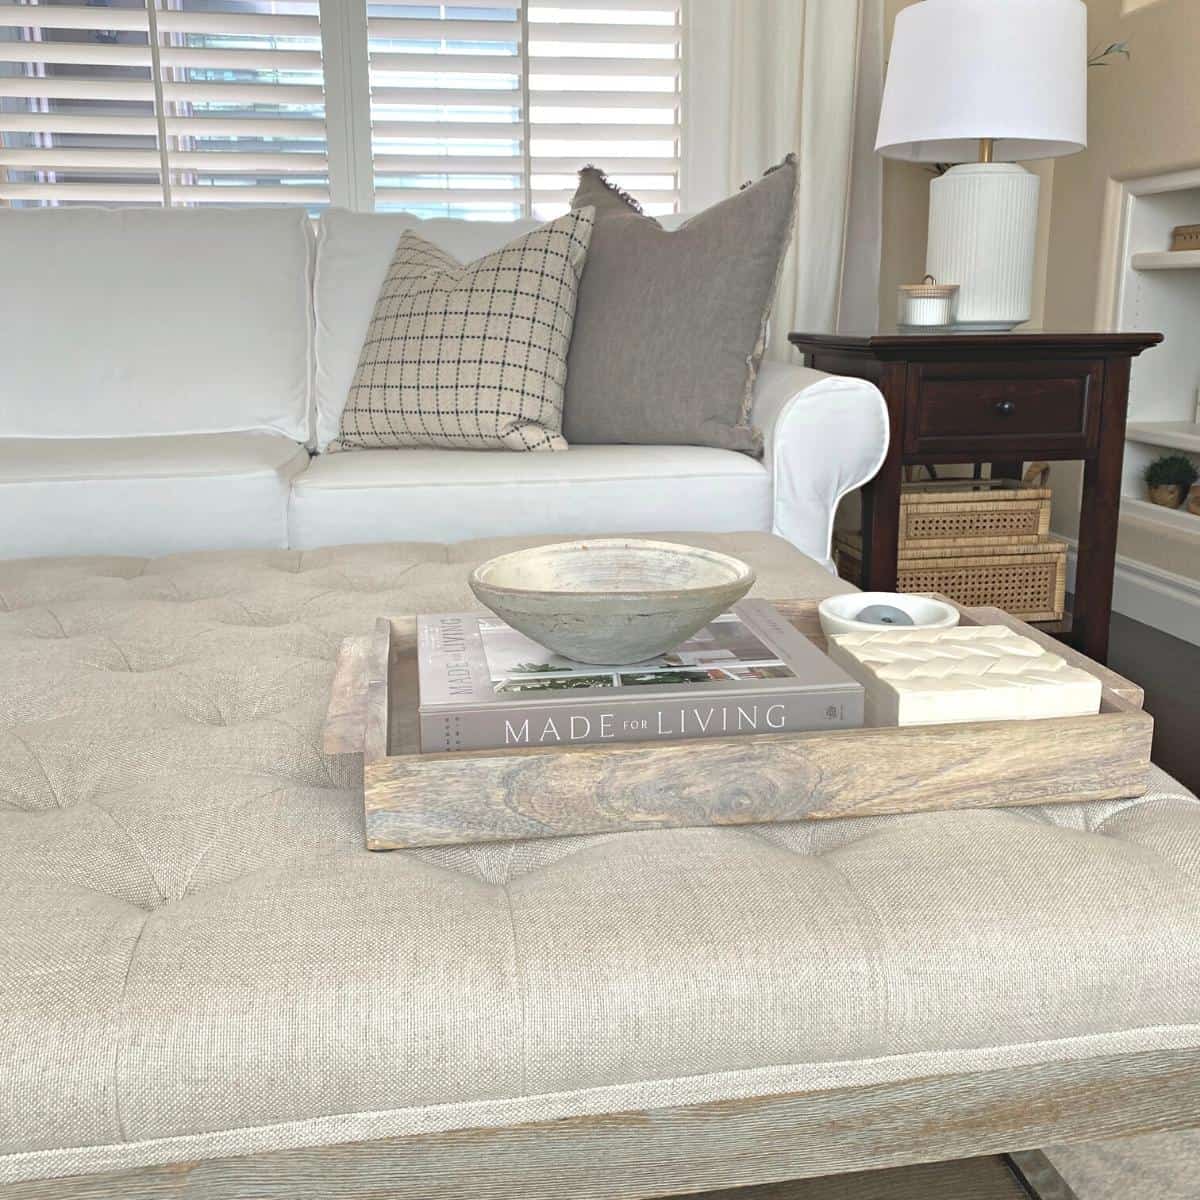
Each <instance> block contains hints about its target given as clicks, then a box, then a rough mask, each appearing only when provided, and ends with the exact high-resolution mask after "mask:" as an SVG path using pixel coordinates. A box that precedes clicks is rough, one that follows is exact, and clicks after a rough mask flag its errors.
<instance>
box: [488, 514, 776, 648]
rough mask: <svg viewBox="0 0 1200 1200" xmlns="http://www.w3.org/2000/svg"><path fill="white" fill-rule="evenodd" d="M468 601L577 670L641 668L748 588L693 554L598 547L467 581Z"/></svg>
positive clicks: (726, 564) (534, 551)
mask: <svg viewBox="0 0 1200 1200" xmlns="http://www.w3.org/2000/svg"><path fill="white" fill-rule="evenodd" d="M470 583H471V591H473V592H474V593H475V597H476V599H478V600H479V602H480V603H481V604H482V605H484V606H485V607H486V608H489V609H491V611H492V612H494V613H495V614H496V615H497V616H498V617H500V618H501V620H503V621H506V622H507V623H508V624H509V625H511V626H512V627H513V628H514V629H519V630H520V631H521V632H522V633H523V634H525V636H526V637H530V638H532V639H533V640H534V641H535V642H537V643H539V644H540V645H542V646H546V647H548V648H549V649H551V650H553V651H555V652H556V653H557V654H561V655H563V656H564V657H566V658H570V659H573V660H574V661H575V662H582V663H593V664H598V665H603V666H623V665H625V664H627V663H636V662H644V661H645V660H646V659H648V658H654V657H655V656H656V655H658V654H662V653H664V652H665V651H667V650H672V649H674V648H675V647H676V646H678V645H679V643H680V642H684V641H686V640H687V639H688V638H689V637H691V635H692V634H693V633H695V632H696V630H698V629H700V628H702V627H703V626H704V625H706V624H707V623H708V622H709V621H711V620H712V619H713V617H716V616H718V615H720V614H721V613H723V612H725V611H726V610H727V609H728V608H729V606H730V605H731V604H734V603H736V602H737V601H738V600H740V599H741V598H742V597H743V596H744V595H745V594H746V593H747V592H748V591H749V590H750V588H751V587H752V586H753V585H754V571H753V570H751V568H750V567H749V566H747V565H746V564H745V563H744V562H741V561H740V560H739V559H736V558H730V557H729V556H728V555H726V554H717V553H716V552H715V551H713V550H702V549H699V548H698V547H695V546H678V545H675V544H674V543H672V542H651V541H642V540H638V539H633V538H597V539H596V540H594V541H580V542H563V543H560V544H557V545H553V546H535V547H533V548H531V549H529V550H518V551H517V552H516V553H515V554H503V555H501V556H500V557H499V558H493V559H491V560H490V561H488V562H485V563H484V564H483V565H482V566H479V567H476V568H475V570H474V571H472V572H471V579H470Z"/></svg>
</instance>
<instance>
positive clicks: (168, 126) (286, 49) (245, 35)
mask: <svg viewBox="0 0 1200 1200" xmlns="http://www.w3.org/2000/svg"><path fill="white" fill-rule="evenodd" d="M328 199H329V182H328V169H327V166H326V147H325V96H324V90H323V77H322V69H321V33H320V23H319V20H318V15H317V0H270V2H269V3H264V2H262V0H156V3H154V4H152V5H147V3H146V0H105V2H97V0H91V2H90V3H65V2H61V0H40V2H39V3H12V2H7V3H4V2H0V200H7V201H8V202H9V203H12V204H72V203H83V204H96V203H102V204H130V203H132V204H138V203H142V204H145V203H150V204H162V203H164V202H165V203H173V204H202V203H206V202H211V203H221V204H240V203H298V204H304V205H308V206H309V207H315V206H319V205H321V204H324V203H327V202H328Z"/></svg>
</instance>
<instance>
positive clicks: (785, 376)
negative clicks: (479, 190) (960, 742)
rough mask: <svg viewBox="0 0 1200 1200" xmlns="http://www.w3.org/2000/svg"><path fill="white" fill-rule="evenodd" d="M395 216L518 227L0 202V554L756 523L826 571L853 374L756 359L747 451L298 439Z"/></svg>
mask: <svg viewBox="0 0 1200 1200" xmlns="http://www.w3.org/2000/svg"><path fill="white" fill-rule="evenodd" d="M416 224H420V225H421V227H422V232H423V233H424V234H425V235H426V236H427V237H429V238H431V239H432V240H433V241H435V242H437V243H438V244H439V245H442V246H444V247H445V248H446V249H448V250H449V251H450V252H452V253H453V254H455V255H456V256H457V257H459V258H460V259H462V260H464V261H465V260H470V259H472V258H475V257H478V256H479V255H482V254H485V253H487V252H488V251H490V250H492V249H494V248H496V247H498V246H500V245H503V244H504V243H505V242H506V241H508V240H510V239H511V238H513V237H515V236H516V235H517V234H519V233H521V232H524V231H525V230H526V229H528V228H530V227H531V224H532V223H530V222H517V223H513V224H499V223H485V222H464V221H426V222H418V221H417V219H416V218H413V217H410V216H407V215H404V214H354V213H348V212H344V211H338V210H334V211H331V212H329V213H326V214H325V215H324V216H323V217H322V219H321V221H320V222H319V225H318V226H317V228H316V230H315V231H314V228H313V225H312V223H311V222H310V220H309V219H308V217H307V216H306V215H305V214H304V213H302V212H298V211H296V210H292V209H258V210H254V209H233V208H230V209H217V208H214V209H207V210H161V209H138V210H132V209H130V210H113V209H102V208H63V209H33V210H5V211H0V557H2V558H15V557H23V556H32V555H61V554H89V553H100V552H102V553H106V554H114V553H116V554H161V553H174V552H179V551H187V550H203V549H238V548H247V549H250V548H253V549H272V548H288V547H290V548H296V549H310V548H314V547H318V546H327V545H336V544H342V543H355V542H383V541H396V540H405V541H413V540H420V541H434V542H448V541H460V540H464V539H467V538H477V537H489V536H495V535H499V534H541V533H579V534H593V533H598V532H602V531H619V532H639V531H646V530H655V529H675V530H683V531H688V530H692V531H711V532H726V531H734V530H769V531H774V532H776V533H779V534H781V535H782V536H784V537H786V538H787V539H788V540H789V541H790V542H792V543H793V544H794V545H795V546H797V547H798V548H799V549H801V550H803V551H805V552H806V553H808V554H809V555H811V556H812V557H814V558H816V559H818V560H820V561H823V562H825V563H826V564H828V557H829V536H830V527H831V523H832V517H833V511H834V508H835V507H836V504H837V501H838V500H839V498H840V497H841V496H842V495H844V494H845V493H846V492H847V491H849V490H851V489H853V488H855V487H858V486H859V485H860V484H862V483H863V482H864V481H865V480H867V479H869V478H870V477H871V476H872V475H873V474H874V472H875V471H876V470H877V469H878V466H879V463H880V462H881V460H882V456H883V453H884V451H885V449H886V442H887V422H886V415H885V410H884V406H883V401H882V398H881V397H880V395H879V393H878V392H877V391H876V389H875V388H873V387H872V386H871V385H870V384H867V383H864V382H862V381H861V380H852V379H842V378H837V377H832V376H828V375H824V374H821V373H819V372H816V371H811V370H807V369H805V368H802V367H792V366H783V365H779V364H775V363H766V364H764V366H763V368H762V371H761V374H760V378H759V381H758V385H757V390H756V400H755V407H754V418H755V422H756V424H758V425H759V427H760V428H761V429H762V430H763V432H764V435H765V443H766V453H765V456H764V458H763V460H762V461H756V460H754V459H752V458H749V457H747V456H745V455H741V454H736V453H733V452H730V451H725V450H716V449H710V448H707V447H697V446H672V447H662V446H613V445H605V446H572V447H571V448H570V450H568V451H566V452H565V453H558V454H517V453H509V452H496V453H489V452H477V451H449V450H380V451H359V452H354V453H347V454H325V453H322V451H324V450H325V448H326V446H327V445H328V443H329V441H330V440H331V439H332V438H333V437H334V436H335V435H336V433H337V428H338V420H339V417H340V413H341V406H342V403H343V401H344V399H345V396H346V392H347V389H348V387H349V384H350V380H351V376H352V374H353V371H354V368H355V365H356V363H357V359H358V352H359V347H360V345H361V341H362V337H363V334H364V331H365V329H366V327H367V323H368V319H369V316H370V312H371V309H372V306H373V304H374V301H375V297H376V295H377V292H378V289H379V285H380V283H381V281H382V279H383V275H384V272H385V270H386V267H387V264H388V261H389V259H390V256H391V252H392V249H393V248H394V246H395V243H396V241H397V239H398V238H399V236H400V233H401V232H402V230H403V229H405V228H408V227H411V226H414V225H416ZM647 335H648V336H653V328H652V325H651V326H650V327H649V328H648V334H647ZM652 402H653V398H652V397H647V403H652Z"/></svg>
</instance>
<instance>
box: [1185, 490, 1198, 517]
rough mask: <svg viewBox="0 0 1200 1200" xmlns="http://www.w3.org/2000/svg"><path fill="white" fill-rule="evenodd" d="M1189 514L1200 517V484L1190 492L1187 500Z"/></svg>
mask: <svg viewBox="0 0 1200 1200" xmlns="http://www.w3.org/2000/svg"><path fill="white" fill-rule="evenodd" d="M1187 510H1188V512H1190V513H1192V514H1194V515H1195V516H1197V517H1200V483H1198V484H1196V486H1195V487H1194V488H1192V490H1191V491H1190V492H1188V499H1187Z"/></svg>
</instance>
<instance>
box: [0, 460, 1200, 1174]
mask: <svg viewBox="0 0 1200 1200" xmlns="http://www.w3.org/2000/svg"><path fill="white" fill-rule="evenodd" d="M558 457H561V456H558ZM694 540H695V541H696V542H697V543H698V544H702V545H708V546H712V547H713V548H714V549H719V550H724V551H727V552H732V553H734V554H738V555H741V556H742V557H744V558H746V559H747V560H748V561H749V562H750V563H751V564H752V565H753V566H754V567H755V568H756V570H757V571H758V572H759V580H758V585H757V588H756V591H757V594H760V595H780V594H781V592H782V591H783V590H784V589H788V588H789V584H791V590H792V591H793V592H797V591H802V590H803V589H804V588H805V587H806V586H807V585H808V584H809V582H810V581H811V580H812V579H813V578H814V577H815V578H816V579H817V580H818V581H821V580H823V581H824V585H825V587H826V589H828V590H836V589H837V588H838V587H839V586H843V587H844V585H839V583H838V581H837V580H835V579H833V578H832V577H830V576H828V575H825V574H824V573H823V572H820V571H819V568H816V567H814V566H813V564H812V563H811V562H810V561H809V560H806V559H805V558H804V557H803V556H802V555H800V554H799V553H798V552H796V551H794V550H792V549H791V547H790V546H788V545H787V544H786V543H784V542H782V541H780V540H778V539H772V538H770V537H768V536H766V535H758V536H755V535H749V536H747V535H739V536H725V537H704V538H696V539H694ZM512 545H513V543H512V542H511V541H507V540H505V541H500V542H487V543H474V544H467V545H462V546H449V547H447V546H436V545H413V544H407V545H404V544H401V545H388V546H366V547H353V548H345V547H343V548H337V549H328V550H320V551H314V552H309V553H301V552H298V551H277V552H273V553H241V554H203V555H194V556H193V555H180V556H175V557H173V558H170V559H165V560H158V561H155V560H147V559H144V558H136V559H135V558H127V559H116V558H96V559H83V560H81V559H70V560H57V561H48V562H43V563H4V564H0V596H2V597H3V601H4V603H3V605H2V606H0V607H2V608H3V610H4V611H2V612H0V961H2V962H3V970H0V1184H5V1183H9V1182H12V1181H14V1180H19V1179H22V1178H29V1177H36V1176H42V1177H45V1176H54V1175H74V1174H79V1173H83V1172H90V1171H96V1170H104V1169H115V1168H120V1167H132V1166H136V1165H138V1164H144V1163H152V1162H185V1163H189V1164H190V1163H193V1162H195V1160H197V1159H205V1158H220V1157H229V1156H234V1155H241V1154H248V1153H253V1152H256V1151H263V1150H270V1149H274V1148H279V1147H285V1146H311V1145H332V1144H337V1143H341V1142H350V1141H361V1140H365V1139H368V1138H383V1137H387V1136H391V1135H400V1134H411V1133H425V1134H428V1133H432V1132H434V1131H437V1130H445V1129H454V1130H470V1129H478V1128H481V1127H485V1126H493V1127H494V1126H497V1125H501V1126H503V1125H517V1124H523V1123H529V1122H536V1121H546V1120H554V1119H562V1118H570V1117H574V1116H582V1115H586V1114H596V1113H614V1112H625V1113H630V1112H635V1111H638V1110H646V1109H654V1108H658V1107H662V1106H672V1105H681V1104H702V1103H707V1104H714V1105H719V1104H720V1102H722V1101H725V1100H730V1099H734V1098H742V1099H746V1098H751V1097H757V1096H773V1095H781V1094H788V1093H797V1092H819V1091H822V1090H825V1089H834V1088H841V1087H849V1086H859V1087H863V1088H868V1087H870V1086H871V1085H873V1084H884V1083H902V1082H904V1081H909V1080H914V1081H916V1080H923V1079H925V1080H927V1079H928V1078H929V1077H931V1076H947V1077H952V1076H956V1075H958V1076H961V1075H965V1074H967V1073H968V1072H988V1071H998V1070H1000V1069H1002V1068H1019V1067H1021V1066H1023V1065H1027V1064H1047V1066H1046V1068H1045V1069H1046V1071H1047V1072H1050V1073H1052V1072H1053V1071H1054V1070H1055V1064H1062V1063H1070V1062H1073V1061H1079V1060H1089V1059H1100V1058H1103V1057H1105V1056H1116V1055H1121V1054H1124V1053H1131V1052H1136V1051H1163V1050H1167V1049H1169V1048H1172V1047H1187V1046H1196V1045H1197V1044H1198V1043H1200V1028H1198V1027H1197V1024H1196V1016H1197V1012H1200V939H1197V937H1196V914H1197V912H1200V804H1197V802H1196V800H1195V799H1194V798H1193V797H1190V796H1189V795H1188V794H1187V793H1186V792H1184V791H1183V789H1181V788H1180V787H1179V786H1178V785H1176V784H1174V783H1173V782H1172V781H1171V780H1169V779H1168V778H1166V777H1165V776H1164V775H1162V774H1161V773H1156V774H1155V776H1154V779H1153V781H1152V788H1151V791H1150V793H1149V794H1148V795H1147V796H1146V797H1145V798H1144V799H1141V800H1124V801H1119V802H1114V803H1100V804H1090V805H1083V806H1077V805H1070V804H1067V805H1060V806H1057V807H1054V808H1048V809H1008V810H1001V811H988V810H977V811H964V812H938V813H925V814H915V815H912V816H906V817H892V818H888V817H869V818H864V819H856V820H838V821H825V822H809V823H798V824H783V825H774V826H751V827H744V828H723V829H722V828H708V829H673V830H648V831H646V832H641V833H622V834H610V835H606V836H599V837H595V836H593V837H570V838H558V839H551V840H546V841H537V842H516V843H509V844H496V845H490V846H475V847H449V848H445V849H439V850H430V851H417V852H396V853H391V854H373V853H371V852H369V851H367V850H365V849H364V847H363V833H362V792H361V777H360V774H359V772H358V770H357V769H356V767H355V766H354V764H353V763H351V762H350V761H348V760H346V759H336V758H330V757H327V756H326V755H324V754H322V753H321V750H320V744H321V738H320V730H321V724H322V721H323V718H324V714H325V707H326V701H327V693H328V687H329V682H330V679H331V677H332V673H333V663H334V657H335V655H336V653H337V648H338V645H339V642H340V640H341V638H342V637H344V636H347V635H350V634H363V633H366V632H368V631H369V630H370V629H371V628H372V626H373V623H374V621H375V619H376V618H377V617H378V616H379V615H380V614H383V613H391V614H402V613H405V612H409V611H412V610H413V609H414V608H422V607H426V606H428V605H436V606H438V607H450V606H455V607H457V606H458V605H464V604H468V603H470V600H471V598H470V594H469V591H468V589H467V586H466V576H467V573H468V571H469V569H470V568H471V567H472V566H473V565H475V564H476V563H478V562H479V561H481V560H482V559H484V558H487V557H490V556H491V555H492V554H495V553H497V552H500V551H503V550H507V549H510V548H512ZM813 573H815V575H814V574H813ZM881 769H882V770H885V769H886V764H881ZM1169 1062H1170V1060H1169V1059H1164V1060H1163V1062H1162V1065H1161V1066H1160V1067H1159V1068H1158V1070H1159V1072H1160V1073H1167V1074H1164V1075H1163V1078H1167V1080H1168V1083H1169ZM1100 1069H1101V1068H1100V1064H1097V1070H1098V1071H1099V1070H1100ZM981 1086H984V1087H986V1086H987V1084H986V1080H984V1082H983V1083H982V1085H981ZM1159 1086H1160V1087H1161V1086H1165V1085H1164V1084H1163V1083H1162V1081H1161V1079H1160V1082H1159ZM1147 1095H1148V1093H1147V1091H1146V1090H1145V1089H1143V1090H1142V1091H1140V1092H1135V1099H1137V1102H1138V1103H1142V1104H1145V1103H1146V1100H1145V1097H1146V1096H1147ZM1138 1097H1140V1099H1138ZM819 1099H820V1098H819V1097H814V1099H813V1102H814V1103H818V1102H819ZM1034 1100H1035V1101H1036V1095H1034ZM881 1103H882V1101H881ZM867 1107H868V1108H869V1103H868V1105H867ZM715 1111H716V1112H717V1114H718V1115H719V1112H720V1110H719V1109H717V1110H715ZM838 1111H839V1113H840V1116H839V1119H840V1120H841V1121H843V1122H845V1121H846V1120H850V1119H852V1118H847V1117H846V1111H847V1110H844V1109H843V1110H838ZM860 1111H862V1110H860V1109H858V1108H856V1109H855V1112H856V1113H857V1112H860ZM959 1115H960V1116H961V1119H962V1121H963V1122H965V1123H967V1124H968V1125H971V1124H972V1123H973V1125H975V1126H977V1125H978V1124H979V1123H980V1120H981V1118H980V1117H979V1116H978V1113H977V1111H976V1110H975V1109H971V1108H967V1109H964V1110H963V1111H962V1113H961V1114H959ZM635 1119H636V1118H635ZM625 1120H626V1121H628V1120H630V1118H629V1117H628V1116H627V1117H626V1118H625ZM593 1124H595V1123H593ZM752 1127H753V1128H754V1129H756V1130H758V1131H759V1133H760V1134H761V1131H762V1129H763V1126H762V1124H761V1122H759V1123H757V1124H753V1126H752ZM600 1128H601V1130H602V1132H603V1128H604V1126H603V1123H600ZM989 1130H990V1131H991V1132H992V1134H993V1136H995V1137H997V1138H999V1137H1000V1136H1001V1135H1002V1133H1003V1128H1002V1127H1001V1126H1000V1125H989ZM997 1130H999V1132H997ZM534 1132H535V1133H536V1131H534ZM671 1134H672V1131H671V1129H668V1130H667V1131H666V1132H665V1133H662V1134H660V1138H667V1137H670V1136H671ZM760 1141H761V1137H760ZM747 1153H754V1151H753V1150H752V1149H748V1150H747ZM372 1161H373V1163H374V1167H373V1169H375V1170H376V1171H377V1174H376V1175H374V1176H372V1179H373V1180H374V1182H375V1184H376V1186H377V1188H378V1190H379V1192H380V1194H383V1193H384V1192H386V1191H387V1184H388V1176H387V1164H388V1163H389V1162H390V1154H389V1151H388V1149H387V1148H386V1147H381V1148H379V1149H378V1151H377V1155H376V1158H375V1159H374V1160H372ZM310 1165H311V1164H310ZM185 1176H186V1172H183V1173H181V1174H180V1175H179V1176H175V1175H173V1174H172V1175H170V1176H169V1177H164V1179H163V1180H161V1181H159V1182H160V1183H161V1187H162V1190H163V1193H164V1194H166V1193H169V1192H173V1191H176V1190H178V1189H176V1186H175V1185H176V1184H177V1183H178V1182H179V1179H184V1183H185V1184H186V1185H187V1187H188V1189H190V1190H193V1191H196V1192H197V1193H202V1192H204V1190H205V1188H204V1183H205V1177H204V1176H203V1175H202V1174H199V1173H198V1174H196V1175H193V1176H190V1177H185ZM309 1177H310V1178H313V1177H315V1176H311V1175H310V1176H309ZM364 1178H365V1176H364ZM80 1186H82V1185H80ZM247 1187H248V1188H249V1189H250V1192H251V1193H253V1194H259V1193H258V1192H255V1191H254V1189H253V1184H249V1185H247ZM0 1190H2V1189H0ZM218 1190H219V1187H218ZM303 1190H304V1189H303V1188H301V1191H303ZM316 1190H317V1191H319V1185H318V1186H317V1189H316ZM435 1190H436V1189H435ZM46 1191H47V1194H50V1195H53V1194H54V1192H53V1185H47V1189H46ZM95 1191H96V1194H97V1195H110V1194H120V1188H119V1186H118V1187H117V1189H116V1192H115V1193H114V1192H113V1191H112V1190H105V1189H104V1186H103V1184H102V1183H99V1182H98V1183H97V1184H96V1188H95ZM222 1194H226V1193H222ZM296 1194H299V1193H296ZM304 1194H305V1195H310V1194H315V1192H314V1191H313V1189H310V1190H309V1191H305V1192H304Z"/></svg>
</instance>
